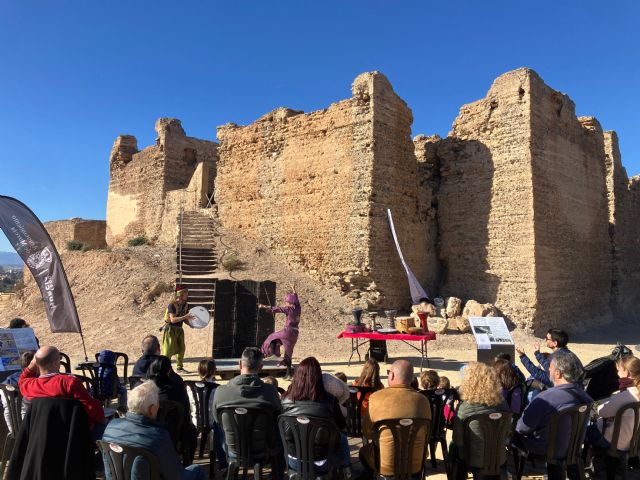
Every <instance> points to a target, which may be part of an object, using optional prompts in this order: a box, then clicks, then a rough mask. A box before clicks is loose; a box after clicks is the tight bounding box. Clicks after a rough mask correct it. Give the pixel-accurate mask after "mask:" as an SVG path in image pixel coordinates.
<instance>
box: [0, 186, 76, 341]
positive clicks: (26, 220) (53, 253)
mask: <svg viewBox="0 0 640 480" xmlns="http://www.w3.org/2000/svg"><path fill="white" fill-rule="evenodd" d="M0 228H1V229H2V231H3V232H4V234H5V235H6V236H7V238H8V239H9V242H10V243H11V245H13V248H15V250H16V252H18V255H20V257H21V258H22V260H23V261H24V263H26V264H27V267H29V270H30V271H31V274H32V275H33V278H34V279H35V281H36V283H37V284H38V287H39V288H40V292H41V293H42V298H43V299H44V305H45V309H46V311H47V317H48V318H49V324H50V325H51V331H52V332H54V333H59V332H74V333H80V334H81V335H82V330H81V328H80V319H79V318H78V312H77V311H76V304H75V302H74V301H73V295H72V294H71V289H70V288H69V282H68V280H67V275H66V274H65V272H64V268H63V267H62V262H61V261H60V256H59V255H58V252H57V250H56V247H55V246H54V245H53V242H52V241H51V237H50V236H49V234H48V233H47V230H46V229H45V228H44V225H42V223H41V222H40V220H38V217H36V216H35V214H34V213H33V212H32V211H31V210H30V209H29V207H27V206H26V205H25V204H24V203H22V202H20V201H18V200H16V199H15V198H11V197H5V196H2V195H0Z"/></svg>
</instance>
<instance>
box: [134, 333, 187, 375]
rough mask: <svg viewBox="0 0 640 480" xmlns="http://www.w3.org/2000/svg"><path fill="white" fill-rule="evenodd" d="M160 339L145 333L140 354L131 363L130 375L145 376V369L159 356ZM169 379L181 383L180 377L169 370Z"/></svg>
mask: <svg viewBox="0 0 640 480" xmlns="http://www.w3.org/2000/svg"><path fill="white" fill-rule="evenodd" d="M160 356H162V355H160V341H159V340H158V337H156V336H155V335H147V336H146V337H144V338H143V339H142V356H141V357H140V358H139V359H138V360H136V363H135V364H134V365H133V371H132V372H131V376H132V377H140V378H147V371H148V370H149V366H150V365H151V363H152V362H153V361H154V360H155V359H156V358H158V357H160ZM170 376H171V379H172V380H173V381H174V382H177V383H182V381H183V380H182V377H181V376H180V375H178V374H177V373H176V372H174V371H173V369H172V370H171V373H170Z"/></svg>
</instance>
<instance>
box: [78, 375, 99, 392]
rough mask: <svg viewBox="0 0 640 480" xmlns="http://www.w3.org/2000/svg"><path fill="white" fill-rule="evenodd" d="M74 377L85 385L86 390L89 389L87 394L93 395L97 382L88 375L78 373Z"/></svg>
mask: <svg viewBox="0 0 640 480" xmlns="http://www.w3.org/2000/svg"><path fill="white" fill-rule="evenodd" d="M73 376H74V377H76V378H77V379H79V380H80V381H81V382H82V385H84V388H86V389H87V392H89V394H90V395H93V390H94V385H95V380H94V379H93V378H91V377H87V376H86V375H78V374H77V373H74V374H73Z"/></svg>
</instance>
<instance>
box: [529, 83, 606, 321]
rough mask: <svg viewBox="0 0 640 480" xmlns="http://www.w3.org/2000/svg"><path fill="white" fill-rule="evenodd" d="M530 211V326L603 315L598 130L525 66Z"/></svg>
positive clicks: (600, 134)
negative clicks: (533, 289)
mask: <svg viewBox="0 0 640 480" xmlns="http://www.w3.org/2000/svg"><path fill="white" fill-rule="evenodd" d="M528 77H529V79H530V87H529V88H530V92H527V93H526V95H529V96H530V98H531V142H530V148H531V158H532V173H533V196H534V213H535V219H534V220H535V248H536V256H535V269H536V283H537V305H536V317H535V327H536V329H538V330H544V329H546V328H548V327H552V326H556V325H558V323H560V324H562V325H565V326H569V325H575V324H576V323H577V322H578V323H579V324H582V325H586V324H589V323H594V322H598V321H605V320H609V319H610V316H611V309H610V289H611V244H610V239H609V228H608V226H609V211H608V200H607V186H606V167H605V151H604V140H603V132H602V129H601V127H600V124H599V123H598V122H597V120H595V119H594V118H591V117H584V118H580V119H577V118H576V115H575V106H574V104H573V102H572V101H571V100H570V99H569V97H567V96H566V95H563V94H561V93H559V92H557V91H555V90H553V89H551V88H549V87H548V86H546V85H545V84H544V82H543V81H542V79H541V78H540V77H539V76H538V75H537V74H536V73H535V72H533V71H531V70H529V71H528Z"/></svg>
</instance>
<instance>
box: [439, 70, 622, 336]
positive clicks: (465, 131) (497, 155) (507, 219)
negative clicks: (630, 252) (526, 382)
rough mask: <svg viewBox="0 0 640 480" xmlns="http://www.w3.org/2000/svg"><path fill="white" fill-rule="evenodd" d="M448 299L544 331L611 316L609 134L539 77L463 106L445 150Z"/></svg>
mask: <svg viewBox="0 0 640 480" xmlns="http://www.w3.org/2000/svg"><path fill="white" fill-rule="evenodd" d="M438 156H439V160H440V162H441V185H440V194H439V210H438V219H439V226H440V257H441V259H442V262H443V268H444V272H445V277H444V284H443V293H445V294H458V295H461V296H469V297H474V298H478V299H479V300H480V301H488V302H492V303H495V304H497V305H498V306H499V307H500V309H501V310H502V311H503V312H504V313H505V314H506V315H507V316H509V317H510V318H511V319H513V320H514V321H516V323H518V324H519V325H521V326H525V327H531V328H536V329H538V330H539V329H544V328H547V327H548V326H551V325H563V324H564V325H566V324H568V323H569V322H574V321H580V322H585V323H587V322H591V321H596V320H606V319H607V318H609V316H610V315H611V302H610V294H609V291H610V288H611V280H612V271H611V270H612V269H611V265H612V264H611V244H610V238H609V228H608V226H609V211H608V209H609V207H608V200H607V172H606V167H605V157H606V154H605V147H604V136H603V132H602V129H601V127H600V125H599V123H598V122H597V120H595V119H594V118H591V117H584V118H576V115H575V106H574V104H573V102H572V101H571V100H570V99H569V97H567V96H566V95H563V94H561V93H559V92H557V91H555V90H553V89H551V88H549V87H548V86H546V85H545V84H544V82H543V81H542V79H541V78H540V77H539V76H538V75H537V74H536V73H535V72H534V71H532V70H530V69H519V70H515V71H512V72H509V73H506V74H504V75H501V76H500V77H499V78H498V79H496V81H495V82H494V83H493V85H492V87H491V89H490V90H489V92H488V94H487V97H486V98H484V99H482V100H479V101H477V102H474V103H472V104H469V105H465V106H463V107H462V108H461V110H460V115H459V116H458V118H457V119H456V121H455V122H454V125H453V130H452V132H451V133H450V136H449V137H448V138H447V139H446V140H444V141H442V143H441V145H440V147H439V148H438Z"/></svg>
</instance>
